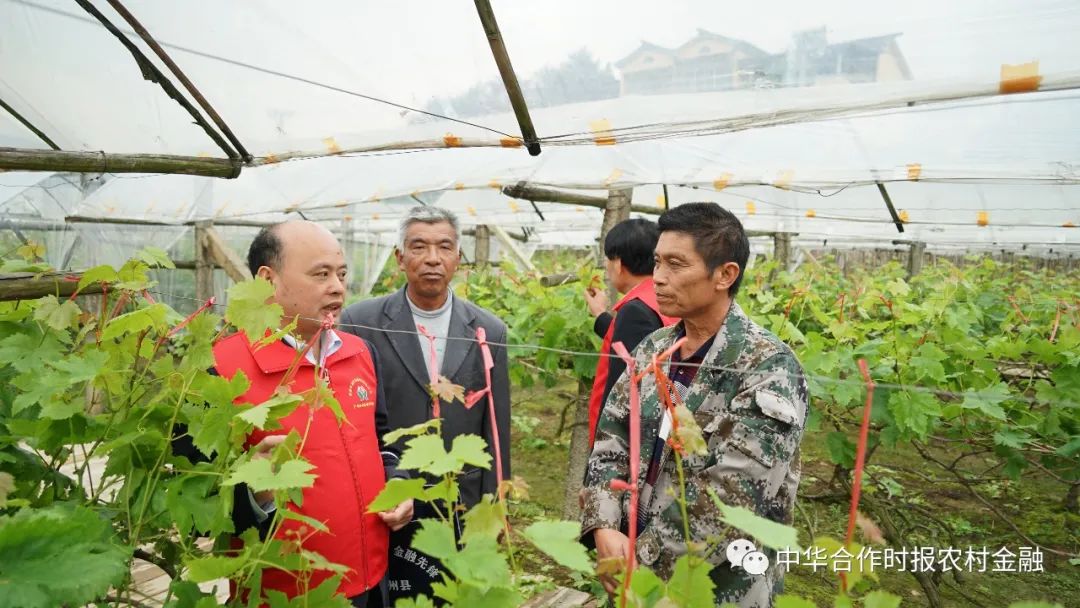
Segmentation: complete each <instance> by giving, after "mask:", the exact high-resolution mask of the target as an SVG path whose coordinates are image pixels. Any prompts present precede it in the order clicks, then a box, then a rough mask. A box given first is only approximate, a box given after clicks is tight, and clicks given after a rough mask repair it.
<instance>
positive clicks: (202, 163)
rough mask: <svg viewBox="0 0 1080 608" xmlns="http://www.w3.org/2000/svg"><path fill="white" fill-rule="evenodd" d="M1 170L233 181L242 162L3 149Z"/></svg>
mask: <svg viewBox="0 0 1080 608" xmlns="http://www.w3.org/2000/svg"><path fill="white" fill-rule="evenodd" d="M0 169H4V170H8V171H68V172H74V173H176V174H181V175H202V176H205V177H222V178H226V179H232V178H234V177H236V176H238V175H240V161H239V160H229V159H225V158H203V157H199V156H175V155H170V154H108V153H105V152H73V151H66V150H64V151H61V150H29V149H25V148H0Z"/></svg>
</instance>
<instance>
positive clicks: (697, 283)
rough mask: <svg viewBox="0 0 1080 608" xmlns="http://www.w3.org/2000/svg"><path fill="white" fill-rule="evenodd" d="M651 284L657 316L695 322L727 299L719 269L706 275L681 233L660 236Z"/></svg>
mask: <svg viewBox="0 0 1080 608" xmlns="http://www.w3.org/2000/svg"><path fill="white" fill-rule="evenodd" d="M655 259H656V268H655V269H653V282H654V283H655V286H656V287H655V289H656V302H657V304H659V305H660V312H662V313H663V314H665V315H667V316H669V317H679V318H690V319H693V318H696V317H697V316H698V315H700V314H701V313H702V312H704V311H706V310H707V309H708V308H709V307H710V306H711V305H713V304H714V303H715V302H716V300H717V298H720V297H727V287H728V285H727V283H726V282H725V280H724V278H723V277H722V276H721V275H722V273H721V268H718V269H716V271H714V272H709V271H708V267H707V266H706V265H705V260H704V259H703V258H702V257H701V255H699V254H698V252H697V250H696V249H694V239H693V237H691V236H690V235H688V234H686V233H684V232H672V231H667V232H662V233H660V240H659V241H657V243H656V253H655Z"/></svg>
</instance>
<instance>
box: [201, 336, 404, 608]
mask: <svg viewBox="0 0 1080 608" xmlns="http://www.w3.org/2000/svg"><path fill="white" fill-rule="evenodd" d="M338 336H340V337H341V339H342V340H343V341H344V343H343V344H342V346H341V348H340V349H339V350H338V351H337V352H336V353H334V354H333V355H331V356H330V357H329V358H328V359H327V360H326V366H325V369H326V370H327V372H328V373H329V377H330V389H331V390H332V391H333V393H334V396H335V397H336V398H337V399H338V401H339V402H340V403H341V409H342V410H343V411H344V413H345V418H346V420H345V421H342V422H341V423H340V424H339V423H338V421H337V418H335V417H334V413H333V412H332V411H331V410H330V408H328V407H320V408H318V409H316V410H312V409H311V408H309V407H308V406H307V405H301V406H300V407H298V408H297V409H296V410H295V411H294V412H293V413H291V414H289V415H288V416H286V417H285V418H282V419H281V425H282V428H281V429H278V430H274V431H270V432H266V431H258V430H256V431H255V432H254V433H252V434H251V435H249V436H248V438H247V444H246V445H247V446H252V445H254V444H256V443H258V442H259V441H261V440H262V439H263V438H264V437H266V436H267V435H271V434H275V435H276V434H282V435H284V434H287V433H288V432H289V431H290V430H292V429H296V431H297V432H298V433H300V435H301V436H303V435H304V432H305V430H306V431H307V439H306V441H305V442H304V444H303V449H302V450H301V452H300V455H301V456H302V457H303V458H305V459H306V460H307V461H308V462H310V463H311V464H313V465H315V468H314V469H313V470H312V471H311V472H312V473H314V474H315V475H317V477H316V479H315V484H314V485H312V486H311V487H309V488H304V490H303V494H304V500H303V506H302V507H297V506H296V505H295V504H293V503H289V505H288V507H287V508H289V509H290V510H292V511H295V512H297V513H300V514H302V515H306V516H308V517H311V518H314V519H316V520H318V521H321V522H323V524H325V525H326V527H327V529H328V530H329V533H326V532H319V531H317V530H312V529H311V527H310V526H307V525H304V524H303V523H301V522H298V521H295V520H285V521H284V522H283V523H282V524H281V526H280V527H279V528H278V532H277V535H276V536H275V538H278V539H283V540H286V539H287V540H296V539H298V538H299V539H300V540H301V544H302V545H303V548H304V549H307V550H310V551H314V552H316V553H319V554H320V555H322V556H323V557H325V558H327V559H328V560H330V561H331V562H334V563H337V564H343V565H345V566H348V567H349V572H348V573H347V574H346V575H345V577H344V578H343V579H342V582H341V586H340V587H339V588H338V591H339V592H340V593H342V594H344V595H345V596H346V597H352V596H355V595H359V594H361V593H364V592H365V591H367V590H369V589H372V588H374V587H375V586H376V585H378V583H379V580H380V579H381V578H382V576H383V574H384V573H385V572H386V561H387V558H388V555H387V553H388V550H389V529H388V528H387V527H386V525H385V524H383V522H382V520H381V519H379V516H378V515H376V514H374V513H372V514H368V513H367V507H368V505H369V504H371V501H372V500H374V499H375V496H376V495H378V493H379V492H380V491H382V489H383V486H384V485H385V483H386V480H385V473H384V471H383V466H382V457H381V455H380V454H379V442H378V439H377V437H376V431H375V394H376V393H375V389H376V378H375V368H374V365H373V363H372V359H371V353H370V352H369V351H368V348H367V345H366V344H365V343H364V341H363V340H361V339H360V338H357V337H356V336H353V335H351V334H347V333H344V332H339V333H338ZM296 355H297V351H296V350H295V349H294V348H292V347H290V346H289V345H288V344H285V343H284V342H282V341H278V342H274V343H272V344H268V345H267V346H265V347H263V348H260V349H259V350H253V349H252V347H251V343H250V342H249V341H248V339H247V337H246V336H244V335H243V334H235V335H232V336H229V337H228V338H225V339H224V340H221V341H220V342H218V343H217V344H216V345H214V360H215V366H216V368H217V371H218V373H220V374H221V375H222V376H223V377H225V378H232V377H233V376H234V375H235V374H236V372H237V371H243V372H244V375H245V376H247V378H248V380H249V381H250V382H251V388H250V389H248V391H247V392H246V393H245V394H243V395H241V396H240V397H239V398H237V400H236V402H237V403H238V404H241V403H242V404H258V403H262V402H264V401H266V400H267V399H268V398H269V397H270V396H271V395H272V394H273V393H274V390H275V389H276V388H277V387H278V385H279V384H280V382H281V380H282V379H283V377H284V376H285V372H286V370H288V368H289V367H290V366H291V365H292V363H293V361H294V360H295V359H296ZM314 382H315V367H314V366H313V365H312V364H311V363H309V362H308V361H307V358H306V357H305V358H304V359H303V360H301V362H300V364H299V367H298V369H297V370H296V373H295V374H294V376H293V381H292V383H291V385H290V386H289V389H290V390H291V391H292V392H294V393H301V392H304V391H306V390H308V389H310V388H312V387H313V386H314ZM309 417H310V428H309V427H308V424H309V422H308V419H309ZM279 508H280V506H279ZM237 542H239V541H237ZM331 575H332V573H331V572H329V571H327V570H316V571H314V572H313V573H312V575H311V578H310V581H309V582H308V585H307V588H308V589H314V588H315V587H317V586H319V584H320V583H322V582H323V581H324V580H326V579H327V578H329V577H330V576H331ZM262 586H263V589H276V590H279V591H282V592H284V593H285V594H287V595H288V596H289V597H295V596H297V595H299V594H300V593H301V592H302V591H303V587H302V585H301V583H300V581H299V580H298V579H297V577H296V576H295V575H294V573H291V572H287V571H284V570H269V569H268V570H264V571H263V578H262Z"/></svg>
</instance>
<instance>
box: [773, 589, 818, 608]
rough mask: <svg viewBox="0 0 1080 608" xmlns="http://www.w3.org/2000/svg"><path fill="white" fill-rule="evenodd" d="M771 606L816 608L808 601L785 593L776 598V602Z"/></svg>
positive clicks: (776, 607) (778, 607) (779, 607)
mask: <svg viewBox="0 0 1080 608" xmlns="http://www.w3.org/2000/svg"><path fill="white" fill-rule="evenodd" d="M773 605H774V606H775V608H817V606H816V605H815V604H814V602H811V601H810V600H808V599H804V598H801V597H799V596H797V595H788V594H786V593H785V594H783V595H778V596H776V602H774V604H773Z"/></svg>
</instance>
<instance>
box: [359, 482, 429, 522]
mask: <svg viewBox="0 0 1080 608" xmlns="http://www.w3.org/2000/svg"><path fill="white" fill-rule="evenodd" d="M423 497H424V480H423V479H401V478H394V479H391V480H390V481H388V482H386V486H385V487H384V488H383V489H382V492H379V495H378V496H376V497H375V500H373V501H371V504H369V505H368V508H367V512H368V513H378V512H380V511H389V510H391V509H393V508H395V507H397V506H398V505H399V504H401V503H403V502H405V501H406V500H408V499H410V498H413V499H416V498H423Z"/></svg>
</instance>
